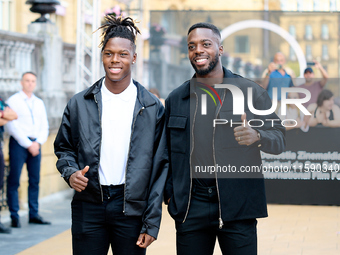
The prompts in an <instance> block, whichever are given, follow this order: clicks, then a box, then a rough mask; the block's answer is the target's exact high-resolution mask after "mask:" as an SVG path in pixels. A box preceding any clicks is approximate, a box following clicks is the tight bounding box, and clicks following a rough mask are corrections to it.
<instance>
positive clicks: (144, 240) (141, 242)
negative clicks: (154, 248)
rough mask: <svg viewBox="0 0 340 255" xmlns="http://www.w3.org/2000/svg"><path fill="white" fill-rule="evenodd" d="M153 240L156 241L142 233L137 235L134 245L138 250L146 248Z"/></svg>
mask: <svg viewBox="0 0 340 255" xmlns="http://www.w3.org/2000/svg"><path fill="white" fill-rule="evenodd" d="M155 240H156V239H155V238H154V237H152V236H150V235H148V234H146V233H143V234H140V235H139V237H138V240H137V243H136V245H138V246H139V247H140V248H146V247H148V246H149V245H150V244H151V243H152V242H153V241H155Z"/></svg>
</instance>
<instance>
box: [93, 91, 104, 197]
mask: <svg viewBox="0 0 340 255" xmlns="http://www.w3.org/2000/svg"><path fill="white" fill-rule="evenodd" d="M93 97H94V101H95V102H96V104H97V107H98V113H99V122H100V143H99V148H101V147H102V118H101V117H100V107H99V105H98V101H97V98H96V95H93ZM99 164H100V149H99V163H98V180H99V187H100V196H101V198H102V202H104V196H103V189H102V186H101V185H100V175H99Z"/></svg>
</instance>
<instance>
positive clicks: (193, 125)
mask: <svg viewBox="0 0 340 255" xmlns="http://www.w3.org/2000/svg"><path fill="white" fill-rule="evenodd" d="M195 96H196V106H195V114H194V119H193V122H192V129H191V132H192V133H191V135H192V148H191V152H190V157H189V165H190V192H189V202H188V208H187V211H186V213H185V216H184V219H183V222H182V223H184V222H185V220H186V219H187V216H188V213H189V208H190V201H191V190H192V171H191V170H192V169H191V156H192V153H193V151H194V146H195V143H194V127H195V120H196V113H197V105H198V97H197V93H196V92H195Z"/></svg>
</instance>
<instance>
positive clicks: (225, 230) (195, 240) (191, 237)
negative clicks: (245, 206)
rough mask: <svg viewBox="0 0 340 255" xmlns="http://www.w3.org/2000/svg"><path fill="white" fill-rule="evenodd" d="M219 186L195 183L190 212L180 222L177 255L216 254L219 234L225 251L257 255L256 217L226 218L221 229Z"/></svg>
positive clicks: (226, 254)
mask: <svg viewBox="0 0 340 255" xmlns="http://www.w3.org/2000/svg"><path fill="white" fill-rule="evenodd" d="M218 218H219V206H218V197H217V190H216V187H211V188H204V187H200V186H194V187H193V191H192V197H191V204H190V209H189V213H188V216H187V218H186V220H185V222H184V223H182V222H176V230H177V233H176V241H177V255H210V254H211V255H212V254H213V252H214V247H215V242H216V237H217V238H218V242H219V245H220V248H221V251H222V253H223V254H224V255H256V254H257V234H256V224H257V221H256V219H249V220H238V221H230V222H224V225H223V227H222V229H219V222H218Z"/></svg>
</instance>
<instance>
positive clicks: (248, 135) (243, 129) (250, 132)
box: [234, 113, 259, 146]
mask: <svg viewBox="0 0 340 255" xmlns="http://www.w3.org/2000/svg"><path fill="white" fill-rule="evenodd" d="M241 121H242V122H243V123H244V125H241V126H238V127H235V128H234V136H235V140H236V141H237V142H238V144H239V145H247V146H249V145H251V144H253V143H255V142H256V141H258V140H259V138H258V136H257V132H256V130H254V129H252V128H251V127H250V126H249V125H248V121H247V114H246V113H243V114H242V116H241Z"/></svg>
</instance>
